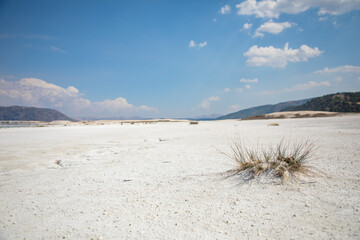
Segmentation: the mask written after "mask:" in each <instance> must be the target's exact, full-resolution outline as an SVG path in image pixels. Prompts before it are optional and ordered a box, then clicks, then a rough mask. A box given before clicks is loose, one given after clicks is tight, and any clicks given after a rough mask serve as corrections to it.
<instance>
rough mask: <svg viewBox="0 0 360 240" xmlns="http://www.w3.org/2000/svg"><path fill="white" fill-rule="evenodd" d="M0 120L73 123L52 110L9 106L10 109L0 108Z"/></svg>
mask: <svg viewBox="0 0 360 240" xmlns="http://www.w3.org/2000/svg"><path fill="white" fill-rule="evenodd" d="M0 120H2V121H4V120H5V121H11V120H17V121H44V122H51V121H56V120H68V121H73V119H71V118H69V117H68V116H66V115H64V114H62V113H61V112H59V111H57V110H54V109H47V108H35V107H20V106H11V107H1V106H0Z"/></svg>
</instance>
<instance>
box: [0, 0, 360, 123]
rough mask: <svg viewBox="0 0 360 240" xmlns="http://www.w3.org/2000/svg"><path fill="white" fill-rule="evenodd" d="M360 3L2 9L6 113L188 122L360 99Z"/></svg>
mask: <svg viewBox="0 0 360 240" xmlns="http://www.w3.org/2000/svg"><path fill="white" fill-rule="evenodd" d="M359 43H360V0H342V1H340V0H318V1H313V0H262V1H259V0H245V1H241V0H237V1H234V0H230V1H220V0H219V1H216V0H212V1H208V0H172V1H170V0H122V1H110V0H108V1H100V0H98V1H93V0H83V1H82V0H77V1H72V0H70V1H68V0H62V1H47V0H44V1H40V0H33V1H27V0H24V1H21V0H18V1H7V0H0V53H1V54H0V105H1V106H12V105H22V106H34V107H46V108H53V109H57V110H60V111H61V112H63V113H65V114H67V115H69V116H71V117H80V118H85V117H97V118H106V117H128V118H129V117H134V116H138V117H145V118H159V117H161V118H181V117H198V116H211V115H212V114H227V113H231V112H235V111H238V110H241V109H245V108H248V107H253V106H258V105H263V104H275V103H278V102H282V101H290V100H299V99H305V98H311V97H317V96H322V95H325V94H330V93H336V92H349V91H350V92H354V91H359V90H360V47H359Z"/></svg>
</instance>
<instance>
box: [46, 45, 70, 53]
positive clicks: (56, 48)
mask: <svg viewBox="0 0 360 240" xmlns="http://www.w3.org/2000/svg"><path fill="white" fill-rule="evenodd" d="M50 49H51V50H53V51H54V52H59V53H66V51H65V50H62V49H60V48H58V47H54V46H51V47H50Z"/></svg>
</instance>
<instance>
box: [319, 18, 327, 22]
mask: <svg viewBox="0 0 360 240" xmlns="http://www.w3.org/2000/svg"><path fill="white" fill-rule="evenodd" d="M326 20H328V17H319V21H326Z"/></svg>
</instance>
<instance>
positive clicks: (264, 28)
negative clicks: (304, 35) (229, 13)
mask: <svg viewBox="0 0 360 240" xmlns="http://www.w3.org/2000/svg"><path fill="white" fill-rule="evenodd" d="M293 25H294V24H292V23H290V22H281V23H277V22H273V21H272V20H270V21H268V22H266V23H264V24H262V25H261V26H260V27H259V28H258V29H256V31H255V34H254V37H263V36H264V33H271V34H279V33H281V32H282V31H284V29H286V28H291V27H292V26H293Z"/></svg>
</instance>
